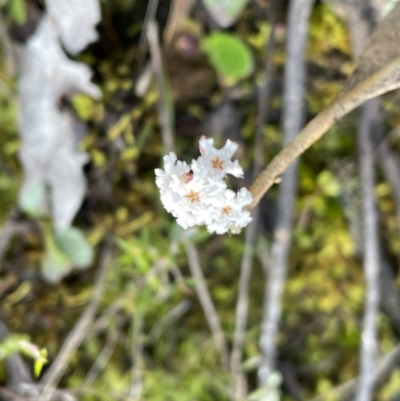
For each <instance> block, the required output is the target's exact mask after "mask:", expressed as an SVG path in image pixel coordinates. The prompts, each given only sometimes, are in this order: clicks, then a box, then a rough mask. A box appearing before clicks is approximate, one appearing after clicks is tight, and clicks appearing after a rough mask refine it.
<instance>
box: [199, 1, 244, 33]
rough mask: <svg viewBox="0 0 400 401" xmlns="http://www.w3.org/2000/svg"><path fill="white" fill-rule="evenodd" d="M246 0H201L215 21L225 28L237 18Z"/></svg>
mask: <svg viewBox="0 0 400 401" xmlns="http://www.w3.org/2000/svg"><path fill="white" fill-rule="evenodd" d="M247 2H248V0H203V3H204V6H205V7H206V9H207V11H208V12H209V13H210V14H211V16H212V17H213V19H214V20H215V22H216V23H217V24H218V25H219V26H222V27H223V28H226V27H228V26H230V25H232V24H233V23H234V22H236V20H237V19H238V18H239V16H240V13H241V12H242V10H243V9H244V7H245V6H246V4H247Z"/></svg>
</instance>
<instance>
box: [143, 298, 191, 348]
mask: <svg viewBox="0 0 400 401" xmlns="http://www.w3.org/2000/svg"><path fill="white" fill-rule="evenodd" d="M189 308H190V301H189V300H188V299H184V300H182V301H181V302H179V304H178V305H175V306H174V307H173V308H172V309H171V310H170V311H169V312H168V313H167V314H166V315H165V316H163V317H162V318H161V319H160V321H158V322H157V323H156V324H155V325H154V326H153V328H152V329H151V330H150V332H149V338H151V339H152V340H153V341H157V340H158V339H159V338H160V336H161V334H162V333H163V331H164V330H165V329H166V328H167V327H168V326H170V325H171V324H172V323H174V322H175V321H177V320H178V319H179V318H180V317H181V316H183V315H184V314H185V313H186V312H187V311H188V310H189Z"/></svg>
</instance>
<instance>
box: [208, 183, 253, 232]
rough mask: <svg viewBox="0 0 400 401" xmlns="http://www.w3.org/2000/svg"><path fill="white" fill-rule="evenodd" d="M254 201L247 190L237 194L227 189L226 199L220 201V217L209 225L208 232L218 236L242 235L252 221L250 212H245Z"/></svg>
mask: <svg viewBox="0 0 400 401" xmlns="http://www.w3.org/2000/svg"><path fill="white" fill-rule="evenodd" d="M252 200H253V198H252V196H251V194H250V192H249V191H248V190H247V189H246V188H241V189H240V191H239V192H238V193H237V194H235V192H233V191H231V190H230V189H227V190H226V192H225V194H224V197H222V198H221V199H220V204H219V209H218V216H216V217H215V219H214V221H213V222H212V223H211V224H208V225H207V230H208V231H209V232H210V233H212V232H216V233H217V234H225V233H226V232H228V231H229V232H231V233H232V234H237V233H240V231H241V229H242V228H244V227H246V226H247V225H248V224H249V223H250V221H251V220H252V218H251V216H250V212H249V211H246V210H243V208H244V207H245V206H247V205H249V204H250V203H251V202H252Z"/></svg>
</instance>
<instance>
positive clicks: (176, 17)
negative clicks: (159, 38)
mask: <svg viewBox="0 0 400 401" xmlns="http://www.w3.org/2000/svg"><path fill="white" fill-rule="evenodd" d="M195 2H196V0H173V1H172V2H171V3H172V4H171V6H170V11H169V14H168V21H167V25H166V26H165V30H164V49H165V48H167V47H168V46H169V45H170V44H171V42H172V39H173V38H174V35H175V34H176V32H177V30H178V29H179V25H180V24H181V23H182V21H183V20H185V18H187V16H188V14H189V13H190V10H191V9H192V8H193V6H194V4H195Z"/></svg>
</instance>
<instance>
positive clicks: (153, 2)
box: [136, 0, 159, 71]
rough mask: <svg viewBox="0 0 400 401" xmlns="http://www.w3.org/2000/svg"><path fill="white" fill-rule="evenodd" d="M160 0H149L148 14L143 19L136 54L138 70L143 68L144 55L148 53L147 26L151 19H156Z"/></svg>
mask: <svg viewBox="0 0 400 401" xmlns="http://www.w3.org/2000/svg"><path fill="white" fill-rule="evenodd" d="M158 3H159V0H149V2H148V5H147V9H146V15H145V17H144V21H143V28H142V32H141V33H140V38H139V45H138V51H137V54H136V71H140V70H141V69H142V65H143V61H144V56H145V55H146V36H147V28H148V24H149V22H150V21H154V19H155V17H156V12H157V8H158Z"/></svg>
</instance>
